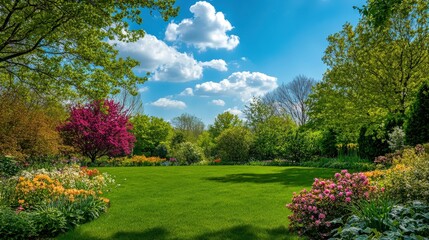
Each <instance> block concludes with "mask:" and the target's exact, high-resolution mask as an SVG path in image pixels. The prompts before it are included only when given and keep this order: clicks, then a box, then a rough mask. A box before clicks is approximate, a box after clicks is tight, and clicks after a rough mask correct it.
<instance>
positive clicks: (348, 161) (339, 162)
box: [299, 157, 376, 172]
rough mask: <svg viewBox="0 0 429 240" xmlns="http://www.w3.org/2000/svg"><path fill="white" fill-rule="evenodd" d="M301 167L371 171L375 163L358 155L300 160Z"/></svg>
mask: <svg viewBox="0 0 429 240" xmlns="http://www.w3.org/2000/svg"><path fill="white" fill-rule="evenodd" d="M299 165H300V166H303V167H318V168H333V169H348V170H353V171H358V172H364V171H371V170H374V169H375V168H376V165H375V164H374V163H372V162H370V161H368V160H366V159H361V158H360V157H339V158H319V159H316V160H313V161H306V162H301V163H300V164H299Z"/></svg>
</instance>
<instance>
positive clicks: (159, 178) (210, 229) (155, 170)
mask: <svg viewBox="0 0 429 240" xmlns="http://www.w3.org/2000/svg"><path fill="white" fill-rule="evenodd" d="M99 169H100V170H101V171H105V172H108V173H110V174H112V175H113V176H115V177H116V181H117V182H118V183H120V184H121V186H120V187H119V188H117V189H114V190H113V191H112V192H111V193H109V194H108V196H107V197H109V198H110V200H111V207H110V208H109V211H108V213H106V214H104V215H103V216H101V217H100V218H99V219H97V220H95V221H93V222H91V223H88V224H85V225H82V226H80V227H78V228H76V229H75V230H74V231H71V232H68V233H67V234H64V235H62V236H60V237H59V238H58V239H89V240H92V239H195V240H199V239H201V240H202V239H210V240H214V239H222V240H223V239H237V240H238V239H243V240H244V239H246V240H247V239H297V237H296V236H295V235H293V234H290V233H289V232H288V230H287V225H288V219H287V216H288V215H289V214H290V212H289V210H288V209H286V208H285V204H286V203H287V202H290V200H291V198H292V193H293V192H299V191H300V190H301V189H302V188H305V187H306V188H309V187H310V186H311V184H312V182H313V179H314V178H315V177H319V178H328V177H332V176H333V174H334V172H335V170H332V169H317V168H302V167H261V166H190V167H184V166H182V167H122V168H120V167H118V168H99Z"/></svg>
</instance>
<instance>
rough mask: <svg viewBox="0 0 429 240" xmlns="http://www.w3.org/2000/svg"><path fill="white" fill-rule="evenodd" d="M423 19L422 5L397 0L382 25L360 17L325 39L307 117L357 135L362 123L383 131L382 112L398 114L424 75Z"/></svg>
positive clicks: (427, 39)
mask: <svg viewBox="0 0 429 240" xmlns="http://www.w3.org/2000/svg"><path fill="white" fill-rule="evenodd" d="M372 2H373V1H368V4H371V3H372ZM428 18H429V4H427V1H425V0H402V1H401V2H400V3H398V4H397V5H395V11H392V13H391V15H390V17H389V18H388V19H387V20H386V22H385V23H384V24H383V25H382V26H379V27H374V26H373V24H372V23H371V21H372V19H371V17H368V16H365V15H364V16H362V18H361V19H360V21H359V23H358V25H357V26H356V27H352V26H351V25H350V24H345V25H344V27H343V29H342V30H341V31H340V32H339V33H336V34H333V35H331V36H329V37H328V41H329V46H328V47H327V49H326V51H325V56H324V57H323V61H324V62H325V64H326V65H328V70H327V71H326V73H325V75H324V78H323V81H322V82H320V83H318V84H317V85H316V87H315V89H314V93H313V94H312V95H310V101H309V102H310V112H309V113H310V116H311V118H312V119H313V120H314V121H315V122H316V123H317V124H318V125H319V126H324V127H336V126H339V127H341V128H342V130H343V131H350V132H351V131H353V132H354V133H355V136H357V135H358V134H357V133H358V131H359V129H360V127H362V126H364V125H366V126H369V127H370V129H369V130H370V131H372V129H371V128H374V129H383V128H382V127H380V125H381V124H383V121H384V120H385V118H386V116H387V115H388V114H394V115H402V116H404V115H405V112H406V111H407V109H408V108H409V106H410V104H411V103H412V102H413V99H414V96H415V94H416V92H417V88H418V86H419V85H420V84H421V83H422V81H423V80H424V78H425V77H426V76H427V75H428V74H429V57H428V56H429V22H428V21H427V19H428ZM373 126H374V127H373Z"/></svg>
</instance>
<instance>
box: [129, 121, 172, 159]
mask: <svg viewBox="0 0 429 240" xmlns="http://www.w3.org/2000/svg"><path fill="white" fill-rule="evenodd" d="M130 122H131V123H132V125H133V130H132V133H133V134H134V136H135V138H136V142H135V144H134V150H133V154H137V155H141V154H144V155H147V156H158V155H157V153H156V148H157V147H158V145H159V144H160V143H161V142H165V141H167V138H168V137H169V136H170V134H171V133H172V131H173V128H172V127H171V125H170V124H169V123H168V122H166V121H164V120H163V119H162V118H158V117H153V116H151V117H149V116H147V115H137V116H134V117H132V118H131V119H130ZM164 157H165V156H164Z"/></svg>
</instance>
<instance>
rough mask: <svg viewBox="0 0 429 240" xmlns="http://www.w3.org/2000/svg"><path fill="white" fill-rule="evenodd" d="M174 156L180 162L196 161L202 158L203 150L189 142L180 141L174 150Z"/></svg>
mask: <svg viewBox="0 0 429 240" xmlns="http://www.w3.org/2000/svg"><path fill="white" fill-rule="evenodd" d="M174 156H175V157H176V159H177V161H178V162H179V163H180V164H192V163H197V162H199V161H201V160H203V159H204V154H203V150H202V149H201V148H200V147H198V146H197V145H195V144H193V143H191V142H184V143H180V144H179V145H178V146H177V147H176V149H175V150H174Z"/></svg>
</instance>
